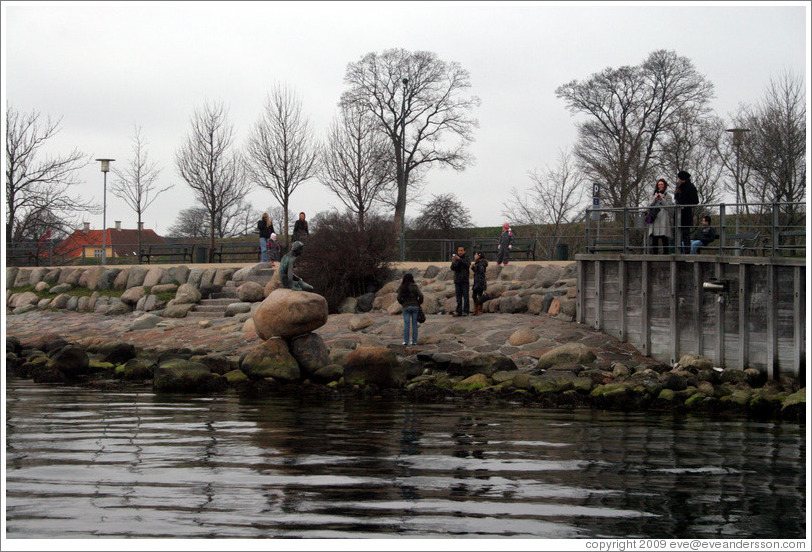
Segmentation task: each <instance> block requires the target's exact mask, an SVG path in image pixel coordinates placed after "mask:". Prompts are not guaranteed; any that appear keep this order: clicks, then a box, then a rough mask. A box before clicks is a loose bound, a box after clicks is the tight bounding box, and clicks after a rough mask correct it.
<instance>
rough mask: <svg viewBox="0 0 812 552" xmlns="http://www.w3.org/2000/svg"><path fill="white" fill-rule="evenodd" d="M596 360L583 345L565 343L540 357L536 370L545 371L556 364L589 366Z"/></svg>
mask: <svg viewBox="0 0 812 552" xmlns="http://www.w3.org/2000/svg"><path fill="white" fill-rule="evenodd" d="M596 358H597V357H596V356H595V353H593V352H592V351H591V350H590V349H589V347H587V346H586V345H584V344H583V343H565V344H564V345H559V346H558V347H555V348H553V349H551V350H550V351H547V352H546V353H544V354H543V355H541V357H539V360H538V363H537V364H536V369H538V370H546V369H548V368H551V367H553V366H555V365H558V364H589V363H591V362H593V361H594V360H595V359H596Z"/></svg>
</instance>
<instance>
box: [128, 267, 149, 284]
mask: <svg viewBox="0 0 812 552" xmlns="http://www.w3.org/2000/svg"><path fill="white" fill-rule="evenodd" d="M149 271H150V269H149V268H147V267H145V266H141V265H135V266H131V267H130V273H129V274H128V275H127V287H126V288H125V289H130V288H132V287H136V286H143V285H144V279H145V278H146V277H147V274H148V273H149Z"/></svg>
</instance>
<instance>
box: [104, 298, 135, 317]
mask: <svg viewBox="0 0 812 552" xmlns="http://www.w3.org/2000/svg"><path fill="white" fill-rule="evenodd" d="M131 312H132V309H131V308H130V306H129V305H128V304H127V303H124V302H122V301H115V302H111V303H110V306H109V307H108V309H107V311H105V313H104V314H106V315H107V316H117V315H120V314H130V313H131Z"/></svg>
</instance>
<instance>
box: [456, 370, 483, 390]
mask: <svg viewBox="0 0 812 552" xmlns="http://www.w3.org/2000/svg"><path fill="white" fill-rule="evenodd" d="M489 385H490V380H489V379H488V376H486V375H485V374H479V373H477V374H473V375H472V376H469V377H467V378H465V379H464V380H462V381H460V382H458V383H456V384H454V389H455V390H457V391H476V390H479V389H484V388H485V387H488V386H489Z"/></svg>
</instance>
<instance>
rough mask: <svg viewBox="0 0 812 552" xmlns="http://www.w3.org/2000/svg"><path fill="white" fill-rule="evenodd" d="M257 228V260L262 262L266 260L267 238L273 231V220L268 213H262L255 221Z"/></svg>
mask: <svg viewBox="0 0 812 552" xmlns="http://www.w3.org/2000/svg"><path fill="white" fill-rule="evenodd" d="M257 230H259V251H260V257H259V261H260V262H262V263H267V262H268V240H269V239H270V237H271V234H272V233H273V222H271V216H270V215H269V214H268V213H262V218H261V219H259V222H257Z"/></svg>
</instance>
